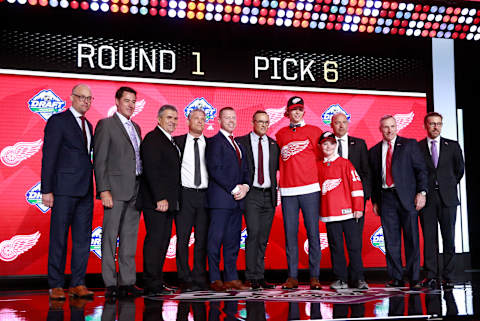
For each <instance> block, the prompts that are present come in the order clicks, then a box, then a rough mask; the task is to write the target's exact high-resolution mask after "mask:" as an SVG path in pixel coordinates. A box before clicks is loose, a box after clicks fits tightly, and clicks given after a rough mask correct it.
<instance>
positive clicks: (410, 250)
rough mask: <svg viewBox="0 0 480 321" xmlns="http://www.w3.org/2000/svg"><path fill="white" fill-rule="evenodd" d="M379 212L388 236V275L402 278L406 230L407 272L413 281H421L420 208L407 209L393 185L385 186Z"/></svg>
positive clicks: (386, 244) (393, 277)
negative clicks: (389, 187)
mask: <svg viewBox="0 0 480 321" xmlns="http://www.w3.org/2000/svg"><path fill="white" fill-rule="evenodd" d="M412 203H413V200H412ZM412 206H413V204H412ZM380 213H381V214H380V215H381V216H380V218H381V221H382V227H383V236H384V238H385V247H386V255H385V257H386V260H387V271H388V275H389V276H390V277H391V278H392V279H395V280H402V279H403V268H402V230H403V239H404V244H405V258H406V270H407V275H408V278H409V279H410V281H418V280H419V278H420V245H419V243H420V241H419V235H418V233H419V232H418V212H417V211H415V209H412V210H406V209H405V208H403V206H402V204H401V203H400V199H399V198H398V195H397V192H396V191H395V190H394V189H391V190H382V200H381V209H380Z"/></svg>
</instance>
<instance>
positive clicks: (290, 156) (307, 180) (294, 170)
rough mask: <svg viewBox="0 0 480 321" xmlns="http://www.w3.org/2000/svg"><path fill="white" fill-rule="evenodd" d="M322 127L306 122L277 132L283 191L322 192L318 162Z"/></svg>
mask: <svg viewBox="0 0 480 321" xmlns="http://www.w3.org/2000/svg"><path fill="white" fill-rule="evenodd" d="M320 135H322V130H321V129H320V128H318V127H316V126H312V125H304V126H302V127H297V128H295V130H294V129H292V128H290V127H284V128H282V129H280V130H279V131H278V132H277V135H276V138H277V143H278V145H279V146H280V194H281V195H282V196H293V195H302V194H309V193H313V192H318V191H320V185H319V183H318V175H317V171H316V170H315V169H316V162H317V160H318V159H319V156H320V155H319V154H320V152H319V150H318V139H319V138H320Z"/></svg>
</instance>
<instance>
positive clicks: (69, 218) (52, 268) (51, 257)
mask: <svg viewBox="0 0 480 321" xmlns="http://www.w3.org/2000/svg"><path fill="white" fill-rule="evenodd" d="M92 217H93V192H92V190H90V191H89V193H88V194H87V195H86V196H84V197H71V196H64V195H54V202H53V207H52V214H51V217H50V243H49V247H48V285H49V287H50V288H57V287H60V288H61V287H63V286H64V283H65V264H66V259H67V243H68V230H69V228H71V230H72V257H71V271H72V280H71V282H70V287H75V286H78V285H85V273H86V271H87V263H88V257H89V255H90V239H91V236H92Z"/></svg>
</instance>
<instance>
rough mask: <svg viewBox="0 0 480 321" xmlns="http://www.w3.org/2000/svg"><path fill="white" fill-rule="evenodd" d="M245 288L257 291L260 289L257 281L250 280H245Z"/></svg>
mask: <svg viewBox="0 0 480 321" xmlns="http://www.w3.org/2000/svg"><path fill="white" fill-rule="evenodd" d="M245 285H246V286H249V287H251V288H252V290H259V289H260V287H261V286H260V283H258V280H255V279H252V280H247V282H245Z"/></svg>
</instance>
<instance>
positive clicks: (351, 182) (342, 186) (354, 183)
mask: <svg viewBox="0 0 480 321" xmlns="http://www.w3.org/2000/svg"><path fill="white" fill-rule="evenodd" d="M317 166H318V181H319V183H320V187H321V189H322V202H321V211H320V219H321V220H322V221H323V222H334V221H342V220H348V219H350V218H353V213H354V212H356V211H363V210H364V203H363V187H362V182H361V180H360V176H359V175H358V174H357V171H356V170H355V168H354V167H353V165H352V163H350V161H349V160H348V159H345V158H343V157H339V156H338V155H337V158H336V159H334V160H333V161H331V162H324V161H323V160H322V161H319V162H318V163H317Z"/></svg>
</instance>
